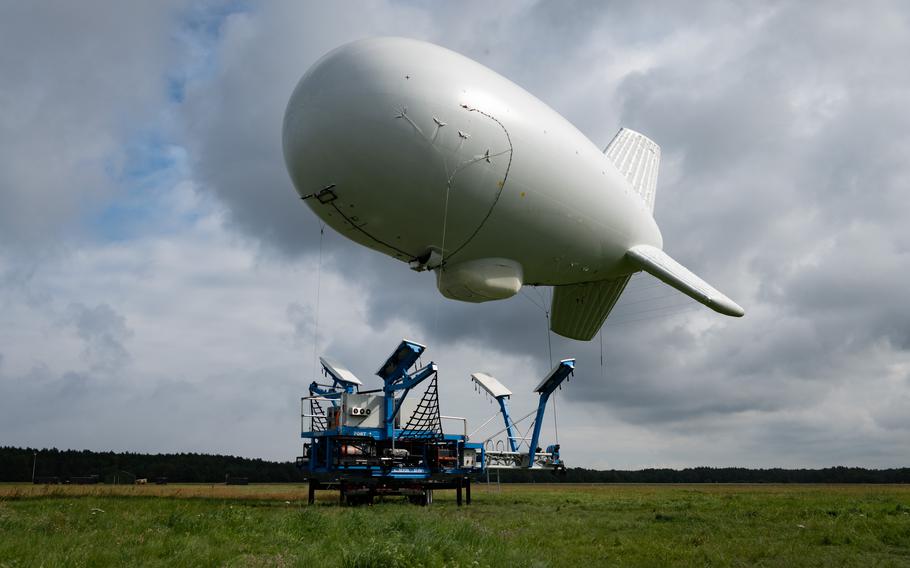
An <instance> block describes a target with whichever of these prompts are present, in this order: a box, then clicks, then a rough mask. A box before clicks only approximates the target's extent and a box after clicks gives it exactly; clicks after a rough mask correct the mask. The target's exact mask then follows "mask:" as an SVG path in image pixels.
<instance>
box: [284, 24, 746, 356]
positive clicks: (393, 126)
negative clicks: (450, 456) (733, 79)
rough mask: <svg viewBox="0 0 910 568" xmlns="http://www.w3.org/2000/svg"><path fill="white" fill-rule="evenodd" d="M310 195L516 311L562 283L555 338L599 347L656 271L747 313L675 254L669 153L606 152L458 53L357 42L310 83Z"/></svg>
mask: <svg viewBox="0 0 910 568" xmlns="http://www.w3.org/2000/svg"><path fill="white" fill-rule="evenodd" d="M283 137H284V141H283V148H284V158H285V162H286V164H287V168H288V171H289V173H290V176H291V179H292V181H293V183H294V186H295V187H296V188H297V191H298V193H299V194H300V196H301V197H303V198H304V199H305V200H306V203H307V204H309V206H310V208H311V209H312V210H313V212H315V213H316V215H318V216H319V218H320V219H322V220H323V221H325V223H326V224H328V225H329V226H331V227H332V228H334V229H335V230H336V231H338V232H339V233H341V234H342V235H345V236H346V237H348V238H350V239H352V240H353V241H355V242H357V243H359V244H361V245H363V246H366V247H369V248H371V249H374V250H377V251H379V252H382V253H385V254H387V255H390V256H392V257H394V258H397V259H399V260H402V261H404V262H406V263H408V264H409V265H410V267H411V268H412V269H414V270H431V271H433V272H435V274H436V283H437V286H438V287H439V291H440V292H442V294H443V295H444V296H446V297H448V298H452V299H456V300H462V301H467V302H485V301H489V300H500V299H504V298H508V297H510V296H512V295H514V294H516V293H517V292H518V291H519V290H520V289H521V287H522V286H523V285H531V286H554V287H555V289H554V294H553V305H552V308H551V314H552V316H551V329H552V330H553V331H555V332H556V333H559V334H560V335H563V336H566V337H570V338H574V339H580V340H590V339H591V338H592V337H594V336H595V335H596V334H597V331H598V330H599V329H600V327H601V325H602V324H603V322H604V320H605V319H606V317H607V315H609V313H610V310H611V309H612V308H613V306H614V304H615V303H616V301H617V300H618V299H619V296H620V294H622V292H623V289H624V288H625V286H626V284H627V283H628V281H629V278H630V277H631V276H632V274H634V273H635V272H638V271H640V270H645V271H647V272H649V273H651V274H653V275H654V276H656V277H657V278H659V279H661V280H662V281H664V282H665V283H667V284H669V285H670V286H672V287H674V288H676V289H678V290H680V291H681V292H683V293H685V294H687V295H689V296H691V297H692V298H694V299H695V300H697V301H699V302H701V303H703V304H705V305H706V306H708V307H710V308H711V309H713V310H715V311H717V312H720V313H722V314H725V315H729V316H742V315H743V313H744V312H743V309H742V308H741V307H740V306H739V305H737V304H736V303H735V302H733V301H732V300H731V299H729V298H728V297H726V296H725V295H724V294H722V293H720V292H719V291H717V290H716V289H714V288H713V287H712V286H710V285H709V284H707V283H706V282H704V281H703V280H702V279H700V278H699V277H698V276H696V275H694V274H693V273H692V272H690V271H689V270H687V269H686V268H685V267H683V266H682V265H680V264H679V263H678V262H676V261H675V260H673V259H672V258H670V256H669V255H667V254H666V253H665V252H663V250H662V248H663V239H662V237H661V234H660V230H659V229H658V227H657V223H656V222H655V221H654V217H653V215H652V212H653V210H654V197H655V190H656V187H657V172H658V166H659V164H660V148H659V147H658V146H657V144H655V143H654V142H652V141H651V140H650V139H648V138H647V137H645V136H644V135H642V134H639V133H638V132H634V131H632V130H629V129H621V130H620V131H619V133H618V134H617V135H616V136H615V137H614V138H613V140H612V142H610V144H609V145H608V146H607V147H606V149H605V150H604V151H601V150H600V149H599V148H598V147H597V146H595V145H594V144H593V143H592V142H591V141H590V140H589V139H588V138H587V137H586V136H585V135H584V134H582V133H581V132H579V131H578V129H576V128H575V127H574V126H572V124H570V123H569V122H568V121H567V120H566V119H564V118H563V117H562V116H560V115H559V114H558V113H557V112H555V111H554V110H553V109H551V108H550V107H548V106H547V105H546V104H544V103H543V102H541V101H540V100H538V99H537V98H535V97H534V96H533V95H531V94H529V93H528V92H527V91H525V90H524V89H522V88H521V87H519V86H517V85H515V84H514V83H512V82H511V81H509V80H508V79H506V78H504V77H502V76H501V75H498V74H497V73H495V72H494V71H492V70H490V69H488V68H486V67H484V66H483V65H481V64H479V63H477V62H475V61H472V60H471V59H468V58H466V57H464V56H462V55H459V54H457V53H455V52H453V51H450V50H448V49H445V48H442V47H439V46H436V45H432V44H429V43H425V42H421V41H416V40H412V39H403V38H372V39H365V40H360V41H356V42H354V43H350V44H347V45H344V46H342V47H339V48H337V49H335V50H334V51H332V52H330V53H328V54H327V55H325V56H324V57H323V58H322V59H320V60H319V61H318V62H317V63H316V64H314V65H313V66H312V67H311V68H310V70H309V71H307V73H306V74H305V75H304V76H303V78H302V79H301V80H300V82H299V83H298V84H297V87H296V89H295V90H294V92H293V94H292V95H291V99H290V102H289V103H288V107H287V111H286V112H285V116H284V128H283Z"/></svg>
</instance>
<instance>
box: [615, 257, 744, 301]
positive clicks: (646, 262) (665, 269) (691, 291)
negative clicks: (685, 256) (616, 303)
mask: <svg viewBox="0 0 910 568" xmlns="http://www.w3.org/2000/svg"><path fill="white" fill-rule="evenodd" d="M626 257H627V258H629V260H631V261H632V262H634V263H635V264H636V265H638V266H639V267H640V268H642V269H643V270H644V271H645V272H648V273H650V274H651V275H653V276H656V277H657V278H659V279H660V280H663V281H664V282H665V283H667V284H669V285H670V286H673V287H674V288H676V289H677V290H679V291H680V292H682V293H683V294H685V295H687V296H689V297H691V298H692V299H694V300H696V301H698V302H701V303H702V304H704V305H706V306H708V307H709V308H711V309H712V310H714V311H715V312H718V313H721V314H724V315H727V316H733V317H742V316H743V315H744V314H745V313H746V312H745V310H743V309H742V308H741V307H740V306H739V304H737V303H736V302H734V301H733V300H731V299H730V298H728V297H726V296H725V295H723V294H722V293H721V292H719V291H718V290H716V289H715V288H714V287H713V286H711V285H710V284H708V283H707V282H705V281H704V280H702V279H701V278H699V277H698V276H696V275H695V274H693V273H692V272H690V271H689V269H687V268H686V267H685V266H683V265H681V264H680V263H678V262H676V261H675V260H673V259H672V258H670V255H668V254H667V253H665V252H664V251H662V250H660V249H659V248H656V247H652V246H649V245H638V246H634V247H632V248H631V249H629V251H628V252H627V253H626Z"/></svg>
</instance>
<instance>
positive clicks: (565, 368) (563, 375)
mask: <svg viewBox="0 0 910 568" xmlns="http://www.w3.org/2000/svg"><path fill="white" fill-rule="evenodd" d="M574 371H575V359H563V360H562V361H560V362H559V364H557V365H556V366H555V367H553V370H552V371H550V373H549V374H548V375H547V376H546V377H545V378H544V380H542V381H540V384H539V385H537V388H536V389H534V392H537V393H540V401H539V402H538V403H537V417H536V418H535V419H534V434H533V435H532V436H531V446H530V450H529V451H528V468H529V469H530V468H532V467H534V456H535V455H536V454H537V443H538V442H539V441H540V428H541V426H543V416H544V412H545V411H546V409H547V401H548V400H549V399H550V395H551V394H552V393H553V391H555V390H556V389H557V388H558V387H559V385H561V384H562V382H563V381H564V380H566V379H567V378H568V377H569V375H571V374H572V373H573V372H574Z"/></svg>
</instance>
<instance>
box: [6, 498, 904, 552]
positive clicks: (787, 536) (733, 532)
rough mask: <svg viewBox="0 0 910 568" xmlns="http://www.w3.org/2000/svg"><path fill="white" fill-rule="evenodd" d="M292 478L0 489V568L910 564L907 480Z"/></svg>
mask: <svg viewBox="0 0 910 568" xmlns="http://www.w3.org/2000/svg"><path fill="white" fill-rule="evenodd" d="M320 498H321V500H320V501H319V502H318V503H317V504H316V505H314V506H307V505H306V503H305V500H304V499H305V491H304V490H303V489H302V488H301V486H250V487H237V488H234V487H231V488H224V487H218V486H216V487H212V486H168V488H166V489H162V488H155V487H148V488H145V487H131V488H119V489H118V488H106V487H98V488H92V489H85V488H69V487H67V488H40V489H36V488H32V487H31V486H12V485H4V486H0V566H2V567H7V566H107V565H131V566H212V565H219V566H352V567H353V566H382V567H394V566H577V567H579V568H581V567H587V566H605V565H606V566H609V565H616V566H670V565H673V566H692V565H698V566H825V567H827V566H910V487H906V486H764V485H760V486H759V485H752V486H741V485H719V486H718V485H704V486H700V485H689V486H678V485H660V486H657V485H646V486H640V485H599V486H567V485H560V486H555V485H547V486H540V485H536V486H503V487H502V488H501V490H497V488H496V487H495V486H494V487H491V488H485V487H482V486H481V487H478V486H476V485H475V491H474V503H473V504H472V505H471V506H469V507H463V508H461V509H459V508H458V507H456V506H455V502H454V495H452V494H451V492H437V495H436V502H435V503H434V504H433V505H432V506H431V507H429V508H421V507H416V506H413V505H408V504H406V503H405V502H404V501H403V500H401V499H398V498H394V499H393V498H389V499H387V500H386V501H385V502H381V503H377V504H376V505H374V506H372V507H359V508H346V507H345V508H342V507H339V506H337V505H336V504H335V499H336V494H332V493H327V492H326V493H320Z"/></svg>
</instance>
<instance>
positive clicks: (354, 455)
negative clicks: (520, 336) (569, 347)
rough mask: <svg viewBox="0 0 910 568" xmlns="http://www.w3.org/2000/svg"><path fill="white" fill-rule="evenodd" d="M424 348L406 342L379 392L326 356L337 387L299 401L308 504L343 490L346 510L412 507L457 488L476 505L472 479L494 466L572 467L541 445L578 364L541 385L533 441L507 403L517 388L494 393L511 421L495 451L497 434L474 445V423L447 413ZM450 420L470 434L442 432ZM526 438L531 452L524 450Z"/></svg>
mask: <svg viewBox="0 0 910 568" xmlns="http://www.w3.org/2000/svg"><path fill="white" fill-rule="evenodd" d="M425 350H426V346H424V345H421V344H419V343H416V342H414V341H409V340H407V339H405V340H402V341H401V343H400V344H399V345H398V348H397V349H395V351H394V352H393V353H392V354H391V355H390V356H389V357H388V358H387V359H386V361H385V362H384V363H383V364H382V366H380V367H379V370H378V371H377V372H376V375H377V376H379V378H380V379H382V381H383V386H382V388H379V389H375V390H361V387H363V383H362V382H361V381H360V379H358V378H357V377H356V375H354V373H352V372H351V371H350V370H349V369H347V368H345V367H344V366H342V365H341V364H339V363H337V362H335V361H333V360H330V359H327V358H325V357H320V363H321V364H322V371H323V375H324V376H325V377H326V378H328V379H330V380H331V383H330V384H323V383H318V382H316V381H314V382H313V383H312V384H311V385H310V387H309V393H310V394H309V396H306V397H303V398H302V399H301V437H302V438H304V439H308V440H309V442H307V443H304V445H303V455H302V456H301V457H298V458H297V466H298V467H299V468H300V469H301V470H302V471H303V472H304V474H305V475H306V477H307V481H308V483H309V502H310V503H313V502H314V500H315V492H316V491H317V490H336V489H337V490H338V491H339V493H340V500H341V502H342V503H343V504H361V503H372V501H373V498H374V497H375V496H377V495H406V496H407V497H408V498H409V499H410V500H411V501H412V502H414V503H419V504H422V505H429V504H430V503H432V500H433V490H434V489H454V490H455V491H456V496H457V502H458V505H461V503H462V492H464V495H465V498H466V502H467V503H470V502H471V480H472V478H476V477H478V476H480V475H482V474H484V473H486V471H487V470H488V469H516V468H533V469H551V470H557V471H558V470H562V471H564V470H565V466H564V464H563V462H562V460H561V459H560V457H559V446H558V445H555V446H549V447H548V448H547V451H546V452H541V451H540V448H538V447H537V442H538V439H539V436H540V426H541V425H542V424H543V415H544V410H545V407H546V403H547V400H548V398H549V396H550V394H551V393H552V392H553V391H554V390H555V389H556V388H558V387H559V386H560V384H561V383H562V382H563V380H565V379H567V378H568V376H569V375H570V374H571V373H572V372H573V371H574V368H575V360H574V359H565V360H563V361H560V363H559V364H558V365H557V366H556V367H555V368H554V369H553V370H552V371H551V372H550V373H549V374H548V375H547V377H546V378H545V379H544V380H543V381H542V382H541V383H540V385H539V386H538V387H537V389H535V392H537V393H538V394H539V395H540V400H539V404H538V408H537V411H536V413H531V414H535V419H534V434H533V436H532V437H531V438H530V439H528V440H522V439H519V438H518V437H517V435H516V434H515V428H514V426H515V424H514V423H513V422H512V418H511V416H510V415H509V411H508V406H507V404H506V403H505V399H506V398H508V396H510V395H511V392H510V391H508V390H507V389H504V388H503V389H502V390H501V391H496V392H495V393H491V394H494V397H495V398H496V399H497V400H498V402H499V406H500V411H501V413H502V416H503V420H504V422H505V424H506V430H503V431H507V432H508V440H509V447H508V449H505V448H504V447H502V448H501V447H497V446H494V444H493V441H492V437H491V438H489V439H487V440H483V441H477V442H475V441H471V440H470V439H469V436H468V431H467V420H465V419H464V418H460V417H454V416H443V415H442V414H441V413H440V410H439V391H438V388H437V380H438V374H437V366H436V364H435V363H433V362H430V363H429V364H427V365H425V366H420V365H419V361H420V357H421V355H422V354H423V352H424V351H425ZM478 375H481V376H484V377H487V379H488V381H487V382H489V380H490V379H492V378H491V377H489V376H487V375H483V374H482V373H478V374H475V375H474V376H472V379H473V380H474V381H475V382H476V383H477V384H479V385H480V386H482V387H484V388H487V387H486V385H484V384H483V382H481V381H480V380H478V378H477V377H478ZM492 380H493V381H494V382H496V381H495V379H492ZM497 384H498V382H497ZM419 385H424V386H425V388H424V391H423V394H422V396H421V397H420V398H419V399H418V398H416V397H412V398H408V395H409V394H410V393H411V392H412V391H413V390H414V389H415V388H416V387H418V386H419ZM500 386H501V385H500ZM487 390H488V392H489V389H487ZM506 393H507V394H506ZM531 414H529V415H528V416H530V415H531ZM526 418H527V417H526ZM444 419H451V420H459V421H461V422H462V424H463V433H461V434H446V433H444V432H443V428H442V421H443V420H444ZM488 422H489V421H488ZM503 431H501V432H503ZM501 432H500V433H501ZM497 434H499V433H497ZM494 436H495V435H494ZM522 442H524V443H525V445H526V446H527V448H528V451H527V452H526V453H522V451H521V447H520V446H521V444H522Z"/></svg>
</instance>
